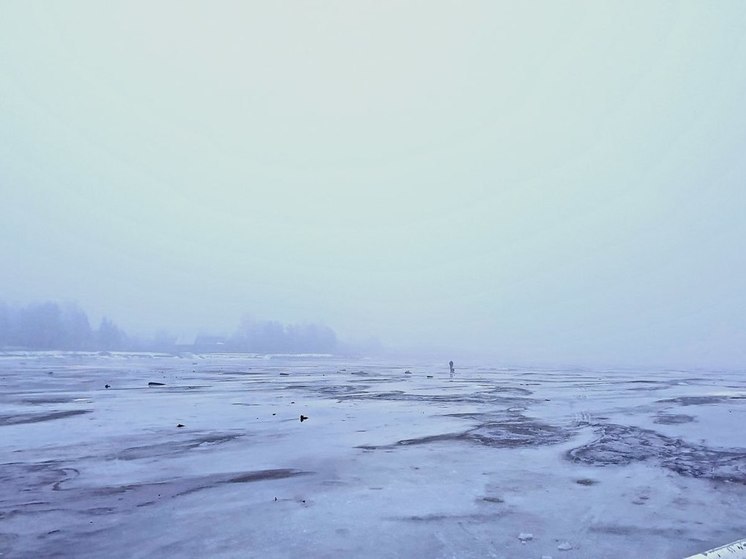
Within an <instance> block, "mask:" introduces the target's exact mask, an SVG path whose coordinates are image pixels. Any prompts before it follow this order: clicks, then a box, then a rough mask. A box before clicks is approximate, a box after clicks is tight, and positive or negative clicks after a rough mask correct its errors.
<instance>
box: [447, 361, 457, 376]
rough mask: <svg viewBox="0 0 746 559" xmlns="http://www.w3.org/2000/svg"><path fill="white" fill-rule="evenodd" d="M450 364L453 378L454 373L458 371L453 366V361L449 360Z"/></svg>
mask: <svg viewBox="0 0 746 559" xmlns="http://www.w3.org/2000/svg"><path fill="white" fill-rule="evenodd" d="M448 366H449V367H450V368H451V378H453V375H454V373H455V372H456V369H454V368H453V361H449V362H448Z"/></svg>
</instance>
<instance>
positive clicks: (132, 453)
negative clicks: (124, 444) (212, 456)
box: [109, 433, 242, 460]
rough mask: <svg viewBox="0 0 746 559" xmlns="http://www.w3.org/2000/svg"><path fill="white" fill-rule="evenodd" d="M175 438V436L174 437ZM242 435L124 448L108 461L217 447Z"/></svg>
mask: <svg viewBox="0 0 746 559" xmlns="http://www.w3.org/2000/svg"><path fill="white" fill-rule="evenodd" d="M174 436H176V435H174ZM241 436H242V435H241V434H239V433H203V434H200V435H198V436H196V437H190V438H186V439H181V440H171V441H167V442H161V443H153V444H149V445H142V446H134V447H131V448H126V449H124V450H122V451H121V452H118V453H117V454H114V455H112V456H110V457H109V459H110V460H140V459H143V458H155V457H157V456H166V455H169V454H176V453H179V452H186V451H188V450H192V449H194V448H199V447H200V446H202V445H218V444H223V443H227V442H230V441H233V440H235V439H237V438H239V437H241Z"/></svg>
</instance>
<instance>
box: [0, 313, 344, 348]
mask: <svg viewBox="0 0 746 559" xmlns="http://www.w3.org/2000/svg"><path fill="white" fill-rule="evenodd" d="M337 347H338V342H337V336H336V334H335V332H334V330H332V329H331V328H329V327H328V326H323V325H318V324H283V323H281V322H277V321H256V320H252V319H248V318H244V319H243V320H242V322H241V324H240V325H239V327H238V328H237V329H236V330H235V332H234V333H233V334H232V335H231V336H197V337H196V338H195V339H194V340H187V341H185V340H177V338H176V336H173V335H170V334H168V333H167V332H163V331H161V332H159V333H157V334H155V335H154V336H153V337H152V338H147V339H144V338H138V337H134V336H130V335H128V334H127V333H126V332H125V331H124V330H123V329H122V328H120V327H119V326H117V325H116V324H115V323H114V322H113V321H112V320H110V319H109V318H107V317H104V318H102V319H101V321H100V322H99V324H98V325H97V327H95V328H94V327H92V326H91V323H90V321H89V319H88V315H87V314H86V313H85V311H83V310H82V309H81V308H80V307H79V306H77V305H75V304H59V303H56V302H52V301H47V302H43V303H32V304H29V305H25V306H11V305H7V304H4V303H2V302H0V349H26V350H68V351H163V352H175V351H204V352H211V351H225V352H252V353H334V352H335V350H336V349H337Z"/></svg>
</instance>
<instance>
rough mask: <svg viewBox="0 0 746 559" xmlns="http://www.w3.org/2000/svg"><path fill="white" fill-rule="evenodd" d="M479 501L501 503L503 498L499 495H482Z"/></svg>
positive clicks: (503, 500)
mask: <svg viewBox="0 0 746 559" xmlns="http://www.w3.org/2000/svg"><path fill="white" fill-rule="evenodd" d="M480 500H481V501H484V502H485V503H495V504H502V503H504V502H505V499H501V498H500V497H490V496H487V497H482V498H481V499H480Z"/></svg>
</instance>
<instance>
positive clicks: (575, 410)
mask: <svg viewBox="0 0 746 559" xmlns="http://www.w3.org/2000/svg"><path fill="white" fill-rule="evenodd" d="M0 382H2V393H1V394H0V481H1V482H2V483H0V556H1V557H3V558H7V557H35V558H44V557H83V558H94V557H95V558H101V557H106V558H108V559H113V558H119V557H128V558H129V557H143V558H145V557H148V558H150V557H158V558H167V557H261V558H273V557H288V558H291V557H292V558H294V559H295V558H298V557H303V558H310V559H314V558H321V557H328V558H335V559H336V558H340V557H366V558H367V557H369V558H385V557H401V558H414V557H426V558H428V559H432V558H441V557H443V558H445V557H448V558H452V557H456V558H467V557H474V558H477V557H478V558H485V557H497V558H511V559H513V558H515V559H531V558H535V559H541V558H542V557H552V558H553V559H557V558H567V559H576V558H589V559H590V558H596V559H603V558H608V559H613V558H630V557H640V558H649V559H655V558H664V559H665V558H671V559H674V558H675V559H680V558H682V557H685V556H687V555H691V554H694V553H697V552H701V551H704V550H706V549H709V548H712V547H715V546H717V545H722V544H724V543H727V542H730V541H733V540H737V539H739V538H743V537H746V507H744V502H746V499H745V497H746V437H745V436H744V425H745V424H746V377H745V376H744V375H743V374H742V373H724V372H713V371H698V372H691V371H690V372H685V371H652V372H650V371H646V372H640V371H598V370H531V369H519V370H506V369H499V368H492V367H490V366H489V364H482V366H476V365H475V366H464V365H463V364H459V363H456V376H455V378H454V379H453V380H451V379H450V378H449V375H448V364H447V363H427V362H420V363H412V362H407V363H385V362H376V361H368V360H361V361H351V360H347V361H345V360H340V359H335V358H330V357H326V358H321V357H310V356H309V357H298V358H291V357H276V358H271V359H268V358H261V357H253V356H245V355H244V356H240V355H235V356H230V355H209V356H188V357H173V356H153V355H133V354H114V355H103V356H98V355H90V354H86V355H82V354H28V355H24V354H0ZM149 383H162V385H151V386H149ZM107 384H108V385H110V388H106V387H105V385H107ZM301 415H303V416H307V417H308V419H307V420H304V421H300V416H301ZM179 425H182V426H179Z"/></svg>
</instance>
